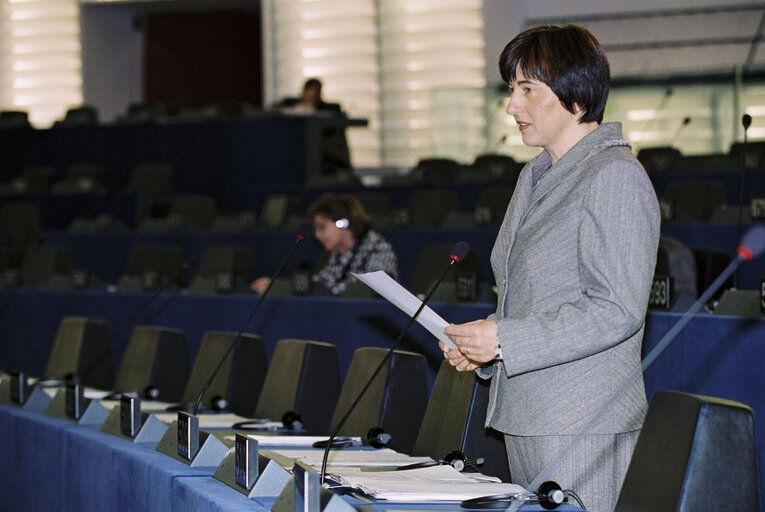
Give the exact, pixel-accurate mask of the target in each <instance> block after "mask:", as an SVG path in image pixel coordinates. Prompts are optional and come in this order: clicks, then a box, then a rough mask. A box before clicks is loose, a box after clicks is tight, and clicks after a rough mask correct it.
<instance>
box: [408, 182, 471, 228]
mask: <svg viewBox="0 0 765 512" xmlns="http://www.w3.org/2000/svg"><path fill="white" fill-rule="evenodd" d="M407 210H408V211H409V217H410V220H411V224H412V225H413V226H424V227H437V226H440V225H441V223H442V222H443V220H444V219H445V218H446V216H447V215H448V214H449V213H451V212H456V211H459V196H458V195H457V192H455V191H454V190H441V189H415V190H412V192H411V193H410V194H409V200H408V202H407Z"/></svg>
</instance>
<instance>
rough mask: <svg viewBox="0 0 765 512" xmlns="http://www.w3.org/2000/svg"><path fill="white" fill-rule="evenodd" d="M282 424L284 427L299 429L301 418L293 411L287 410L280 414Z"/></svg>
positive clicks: (300, 427)
mask: <svg viewBox="0 0 765 512" xmlns="http://www.w3.org/2000/svg"><path fill="white" fill-rule="evenodd" d="M282 425H284V428H291V429H292V430H300V429H302V428H303V418H301V417H300V414H298V413H296V412H295V411H287V412H285V413H284V414H282Z"/></svg>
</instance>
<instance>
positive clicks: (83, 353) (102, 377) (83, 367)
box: [43, 316, 114, 389]
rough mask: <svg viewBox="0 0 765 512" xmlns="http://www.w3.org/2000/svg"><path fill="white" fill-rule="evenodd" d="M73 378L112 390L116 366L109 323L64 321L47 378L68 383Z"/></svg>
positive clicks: (83, 319)
mask: <svg viewBox="0 0 765 512" xmlns="http://www.w3.org/2000/svg"><path fill="white" fill-rule="evenodd" d="M83 371H84V372H85V373H83ZM70 374H74V375H77V376H78V377H79V379H80V381H81V382H82V383H83V384H86V385H88V386H92V387H95V388H98V389H112V382H113V381H114V363H113V361H112V350H111V339H110V336H109V323H108V322H107V321H106V320H104V319H101V318H91V317H83V316H64V317H62V318H61V322H59V325H58V329H57V330H56V337H55V338H54V340H53V346H52V347H51V350H50V353H49V355H48V363H47V364H46V366H45V373H44V374H43V375H44V376H45V377H47V378H53V379H64V378H65V377H67V376H68V375H70Z"/></svg>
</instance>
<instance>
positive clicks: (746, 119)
mask: <svg viewBox="0 0 765 512" xmlns="http://www.w3.org/2000/svg"><path fill="white" fill-rule="evenodd" d="M751 125H752V116H750V115H749V114H744V115H743V116H741V126H743V127H744V150H743V152H742V157H741V158H742V162H741V180H740V182H739V187H738V222H736V240H741V230H742V229H743V224H744V190H745V188H746V166H747V162H748V161H749V151H748V146H749V139H748V136H747V131H748V130H749V127H750V126H751ZM733 287H734V288H738V272H736V273H735V274H733Z"/></svg>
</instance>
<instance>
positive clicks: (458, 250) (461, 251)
mask: <svg viewBox="0 0 765 512" xmlns="http://www.w3.org/2000/svg"><path fill="white" fill-rule="evenodd" d="M469 250H470V246H469V245H468V243H467V242H463V241H460V242H457V243H456V244H454V248H453V249H452V253H451V255H450V256H449V265H448V266H447V267H446V268H445V269H444V271H443V273H442V274H441V276H440V277H439V278H438V279H437V280H436V282H435V283H434V284H433V286H432V287H431V288H430V291H429V292H428V294H427V295H426V296H425V298H424V299H423V300H422V303H421V304H420V307H418V308H417V311H415V313H414V314H413V315H412V317H411V318H410V319H409V321H408V322H407V323H406V325H405V326H404V328H403V329H402V330H401V333H400V334H399V335H398V338H396V341H394V342H393V345H391V347H390V348H389V349H388V351H387V352H386V353H385V356H384V357H383V358H382V361H380V364H379V365H378V366H377V368H375V371H373V372H372V375H371V376H370V377H369V380H368V381H367V383H366V384H365V385H364V387H363V388H361V391H360V392H359V394H358V396H357V397H356V400H354V401H353V403H352V404H351V406H350V407H349V408H348V411H347V412H346V413H345V415H344V416H343V417H342V418H340V421H338V422H337V425H336V426H335V428H334V430H332V433H331V434H330V435H329V439H327V441H322V442H321V445H319V446H324V458H323V459H322V463H321V473H320V475H319V482H320V483H323V482H324V475H325V474H326V472H327V461H328V460H329V450H330V449H331V448H332V442H333V441H334V440H335V437H337V434H338V432H340V429H341V428H343V425H345V422H346V421H348V418H349V417H350V415H351V413H352V412H353V410H354V409H355V408H356V406H357V405H358V404H359V402H360V401H361V399H362V397H363V396H364V393H366V391H367V389H369V387H370V386H371V385H372V381H374V380H375V377H377V374H378V373H380V370H382V368H383V366H385V363H386V362H387V361H388V359H389V358H390V356H391V354H392V353H393V351H394V350H396V348H397V347H398V346H399V344H400V343H401V340H403V339H404V335H405V334H406V331H408V330H409V327H411V325H412V324H413V323H414V321H415V320H417V317H418V316H420V313H421V312H422V310H423V309H425V304H427V302H428V300H429V299H430V297H431V296H432V295H433V292H435V291H436V288H438V285H440V284H441V281H443V280H444V278H445V277H446V274H447V273H448V272H449V270H450V269H451V268H452V266H454V264H455V263H459V262H460V261H462V260H463V259H465V256H467V254H468V251H469Z"/></svg>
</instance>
